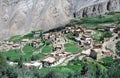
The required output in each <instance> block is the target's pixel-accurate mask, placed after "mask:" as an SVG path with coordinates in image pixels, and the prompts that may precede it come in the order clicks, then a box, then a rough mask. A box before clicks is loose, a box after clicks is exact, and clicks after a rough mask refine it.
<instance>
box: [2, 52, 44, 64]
mask: <svg viewBox="0 0 120 78" xmlns="http://www.w3.org/2000/svg"><path fill="white" fill-rule="evenodd" d="M2 54H3V55H4V56H5V58H6V59H7V60H8V61H13V62H17V61H18V60H19V58H20V57H21V56H22V57H23V59H24V61H25V62H30V61H31V57H32V55H34V56H36V57H37V58H36V60H40V59H42V58H44V57H45V55H44V54H33V52H25V53H24V54H22V52H21V51H20V50H9V51H7V52H3V53H2Z"/></svg>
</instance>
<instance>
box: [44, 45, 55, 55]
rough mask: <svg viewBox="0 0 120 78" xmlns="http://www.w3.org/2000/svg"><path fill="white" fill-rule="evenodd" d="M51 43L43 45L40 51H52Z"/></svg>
mask: <svg viewBox="0 0 120 78" xmlns="http://www.w3.org/2000/svg"><path fill="white" fill-rule="evenodd" d="M52 49H53V47H52V45H46V46H45V47H43V48H42V53H50V52H52Z"/></svg>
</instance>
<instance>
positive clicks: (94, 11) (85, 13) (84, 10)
mask: <svg viewBox="0 0 120 78" xmlns="http://www.w3.org/2000/svg"><path fill="white" fill-rule="evenodd" d="M112 11H116V12H117V11H120V0H106V2H101V3H96V4H94V5H93V4H91V5H87V6H84V7H81V8H80V9H79V10H78V11H76V12H75V17H76V18H83V17H90V16H96V15H103V14H105V13H109V12H112Z"/></svg>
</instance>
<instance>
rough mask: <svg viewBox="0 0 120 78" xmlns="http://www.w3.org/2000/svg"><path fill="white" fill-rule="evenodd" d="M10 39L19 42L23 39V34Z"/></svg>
mask: <svg viewBox="0 0 120 78" xmlns="http://www.w3.org/2000/svg"><path fill="white" fill-rule="evenodd" d="M9 40H10V41H14V42H19V41H20V40H21V35H16V36H12V37H11V38H10V39H9Z"/></svg>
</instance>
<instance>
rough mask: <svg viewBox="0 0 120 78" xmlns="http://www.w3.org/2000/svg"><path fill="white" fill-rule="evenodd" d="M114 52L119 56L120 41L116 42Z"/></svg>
mask: <svg viewBox="0 0 120 78" xmlns="http://www.w3.org/2000/svg"><path fill="white" fill-rule="evenodd" d="M116 53H117V55H119V56H120V41H118V42H117V43H116Z"/></svg>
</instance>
